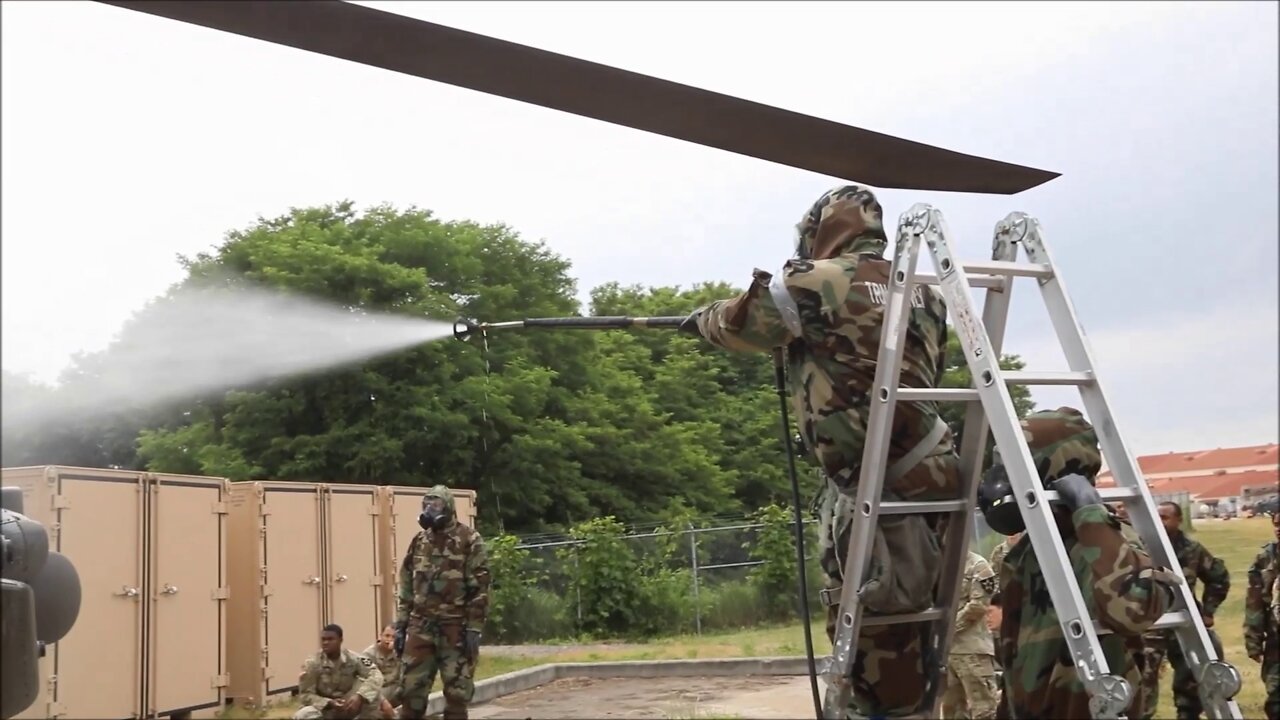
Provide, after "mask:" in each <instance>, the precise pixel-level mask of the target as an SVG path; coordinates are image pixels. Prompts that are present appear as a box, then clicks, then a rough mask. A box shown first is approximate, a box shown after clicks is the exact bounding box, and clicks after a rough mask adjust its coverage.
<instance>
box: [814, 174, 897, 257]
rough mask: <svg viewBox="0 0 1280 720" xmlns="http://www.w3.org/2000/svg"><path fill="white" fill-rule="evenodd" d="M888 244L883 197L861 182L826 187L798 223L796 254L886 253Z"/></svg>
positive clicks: (822, 255) (816, 255)
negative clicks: (879, 196) (880, 197)
mask: <svg viewBox="0 0 1280 720" xmlns="http://www.w3.org/2000/svg"><path fill="white" fill-rule="evenodd" d="M888 244H889V240H888V238H887V237H886V236H885V234H884V211H883V210H882V209H881V208H880V201H878V200H876V196H875V195H874V194H873V193H872V192H871V191H870V190H868V189H866V188H864V187H861V186H859V185H843V186H841V187H838V188H836V189H834V190H829V191H827V192H826V193H825V194H824V195H823V196H822V197H820V198H818V201H817V202H815V203H814V204H813V206H812V207H810V208H809V211H808V212H806V213H805V215H804V219H802V220H801V221H800V223H799V224H798V225H796V254H797V256H799V257H801V258H804V259H806V260H828V259H830V258H833V257H837V256H839V255H847V254H850V253H875V254H877V255H883V254H884V249H885V247H887V246H888Z"/></svg>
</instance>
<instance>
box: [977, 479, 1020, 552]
mask: <svg viewBox="0 0 1280 720" xmlns="http://www.w3.org/2000/svg"><path fill="white" fill-rule="evenodd" d="M978 508H979V509H981V510H982V517H983V518H984V519H986V521H987V527H989V528H991V529H992V530H994V531H996V532H998V533H1000V534H1001V535H1017V534H1018V533H1020V532H1022V531H1023V530H1026V529H1027V526H1026V524H1025V523H1024V522H1023V520H1022V511H1021V510H1019V509H1018V499H1017V498H1016V497H1014V496H1013V486H1012V485H1010V484H1009V473H1008V472H1007V471H1006V470H1005V469H1004V466H1003V465H994V466H992V468H991V469H990V470H988V471H987V474H986V475H984V476H983V477H982V484H981V485H979V486H978Z"/></svg>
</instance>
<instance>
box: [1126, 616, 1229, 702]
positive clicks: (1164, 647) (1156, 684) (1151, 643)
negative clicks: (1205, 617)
mask: <svg viewBox="0 0 1280 720" xmlns="http://www.w3.org/2000/svg"><path fill="white" fill-rule="evenodd" d="M1208 630H1209V640H1210V642H1212V643H1213V649H1214V651H1215V652H1217V653H1218V657H1222V656H1223V652H1222V640H1221V639H1219V638H1218V634H1217V633H1216V632H1214V631H1213V629H1212V628H1208ZM1143 645H1144V647H1143V657H1142V664H1141V666H1140V667H1141V668H1142V684H1141V688H1140V689H1139V698H1138V699H1139V701H1140V706H1141V707H1142V717H1143V720H1150V718H1152V717H1154V716H1155V712H1156V705H1158V704H1159V702H1160V675H1161V673H1162V671H1163V670H1164V661H1165V659H1166V658H1167V659H1168V660H1169V667H1171V668H1173V706H1174V710H1175V712H1176V713H1177V716H1178V720H1184V719H1185V718H1199V717H1201V716H1202V715H1203V714H1204V703H1203V702H1202V701H1201V700H1200V683H1198V682H1197V681H1196V678H1195V674H1194V673H1192V672H1191V668H1190V667H1189V666H1188V665H1187V662H1186V659H1185V658H1183V656H1182V646H1181V645H1179V644H1178V638H1177V637H1176V636H1174V634H1173V633H1171V632H1162V633H1158V634H1156V633H1153V634H1151V635H1147V636H1144V637H1143Z"/></svg>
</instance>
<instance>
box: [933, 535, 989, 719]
mask: <svg viewBox="0 0 1280 720" xmlns="http://www.w3.org/2000/svg"><path fill="white" fill-rule="evenodd" d="M996 580H997V578H996V574H995V572H994V571H992V569H991V565H989V564H988V563H987V561H986V560H984V559H983V557H982V556H981V555H979V554H978V553H976V552H970V553H969V559H968V561H966V562H965V566H964V578H963V580H962V581H961V584H960V594H959V596H958V597H959V598H960V602H961V605H960V609H959V612H957V613H956V624H955V637H954V639H953V640H952V642H951V655H950V657H948V658H947V689H946V691H945V692H944V693H943V696H942V717H944V718H960V717H966V718H970V719H971V720H993V718H995V716H996V695H995V691H996V683H995V663H994V661H993V659H992V656H993V655H994V654H995V647H994V646H993V644H992V641H991V631H990V630H989V629H988V628H987V625H986V622H985V620H986V615H987V608H988V606H989V605H990V603H991V597H992V595H993V594H994V593H995V591H996Z"/></svg>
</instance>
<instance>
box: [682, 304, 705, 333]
mask: <svg viewBox="0 0 1280 720" xmlns="http://www.w3.org/2000/svg"><path fill="white" fill-rule="evenodd" d="M704 309H705V308H698V309H697V310H694V311H693V312H691V313H689V317H687V318H685V319H684V322H682V323H680V325H679V327H677V328H676V330H678V331H680V332H682V333H686V334H688V335H696V336H698V337H702V331H701V330H699V329H698V316H700V315H702V311H703V310H704Z"/></svg>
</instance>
